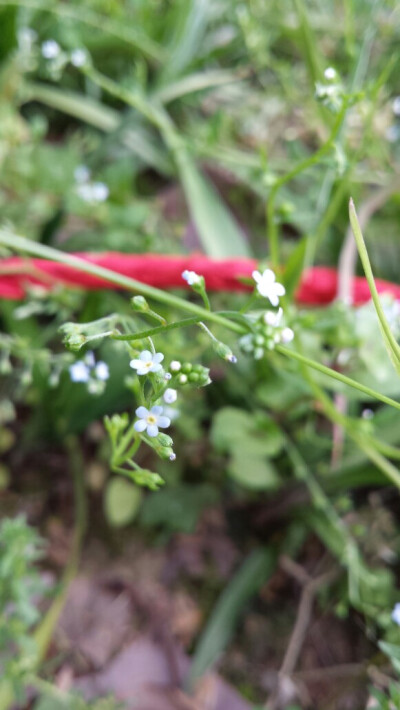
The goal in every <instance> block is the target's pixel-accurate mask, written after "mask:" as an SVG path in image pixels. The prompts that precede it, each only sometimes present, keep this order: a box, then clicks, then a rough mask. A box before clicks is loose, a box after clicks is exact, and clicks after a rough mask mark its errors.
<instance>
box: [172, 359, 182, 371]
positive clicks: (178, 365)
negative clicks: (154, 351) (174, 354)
mask: <svg viewBox="0 0 400 710" xmlns="http://www.w3.org/2000/svg"><path fill="white" fill-rule="evenodd" d="M181 367H182V365H181V363H180V362H179V360H172V362H171V364H170V366H169V369H170V370H171V372H179V370H180V369H181Z"/></svg>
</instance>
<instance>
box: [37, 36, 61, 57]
mask: <svg viewBox="0 0 400 710" xmlns="http://www.w3.org/2000/svg"><path fill="white" fill-rule="evenodd" d="M41 50H42V56H43V57H44V58H45V59H55V58H56V57H58V55H59V54H60V45H59V44H58V42H56V40H55V39H48V40H46V42H43V44H42V47H41Z"/></svg>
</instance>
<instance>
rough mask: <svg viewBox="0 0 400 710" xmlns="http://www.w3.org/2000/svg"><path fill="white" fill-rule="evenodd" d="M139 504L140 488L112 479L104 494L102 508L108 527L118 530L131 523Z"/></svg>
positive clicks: (119, 479)
mask: <svg viewBox="0 0 400 710" xmlns="http://www.w3.org/2000/svg"><path fill="white" fill-rule="evenodd" d="M141 502H142V491H141V490H140V488H138V487H137V486H135V485H132V483H130V482H129V481H126V480H124V479H123V478H112V479H111V480H110V481H109V483H108V485H107V488H106V490H105V494H104V508H105V513H106V516H107V520H108V522H109V523H110V525H112V526H113V527H116V528H118V527H122V526H123V525H128V523H131V522H132V520H134V518H135V517H136V515H137V513H138V511H139V508H140V504H141Z"/></svg>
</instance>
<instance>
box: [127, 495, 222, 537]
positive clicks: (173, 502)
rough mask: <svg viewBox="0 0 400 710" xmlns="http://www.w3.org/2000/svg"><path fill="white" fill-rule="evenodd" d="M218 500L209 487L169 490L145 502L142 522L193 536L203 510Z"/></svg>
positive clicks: (141, 515)
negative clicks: (190, 533) (191, 533)
mask: <svg viewBox="0 0 400 710" xmlns="http://www.w3.org/2000/svg"><path fill="white" fill-rule="evenodd" d="M217 499H218V494H217V491H216V490H215V488H212V487H211V486H209V485H207V484H200V485H193V484H191V485H184V484H182V485H179V486H175V487H170V488H165V489H164V490H161V491H158V492H157V493H154V494H153V495H149V496H147V498H146V499H145V501H144V504H143V507H142V510H141V513H140V522H141V523H142V524H143V525H145V526H148V527H151V526H156V525H163V526H165V527H166V528H168V529H169V530H178V531H181V532H187V533H189V532H192V531H193V530H194V528H195V526H196V523H197V520H198V518H199V516H200V514H201V512H202V510H203V509H204V508H206V507H208V506H210V505H213V503H215V502H216V501H217Z"/></svg>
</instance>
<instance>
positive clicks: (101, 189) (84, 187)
mask: <svg viewBox="0 0 400 710" xmlns="http://www.w3.org/2000/svg"><path fill="white" fill-rule="evenodd" d="M76 192H77V194H78V195H79V197H80V198H81V200H83V201H84V202H105V200H106V199H107V197H108V195H109V194H110V191H109V189H108V187H107V185H105V184H104V182H92V183H90V182H81V183H79V184H78V185H77V188H76Z"/></svg>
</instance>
